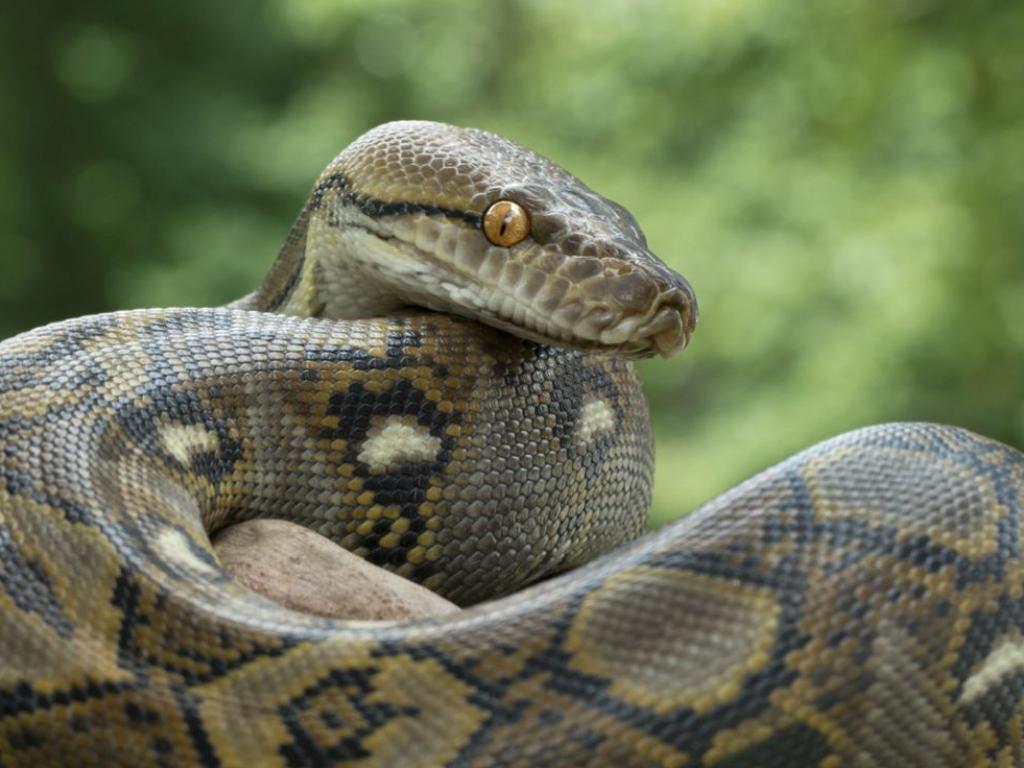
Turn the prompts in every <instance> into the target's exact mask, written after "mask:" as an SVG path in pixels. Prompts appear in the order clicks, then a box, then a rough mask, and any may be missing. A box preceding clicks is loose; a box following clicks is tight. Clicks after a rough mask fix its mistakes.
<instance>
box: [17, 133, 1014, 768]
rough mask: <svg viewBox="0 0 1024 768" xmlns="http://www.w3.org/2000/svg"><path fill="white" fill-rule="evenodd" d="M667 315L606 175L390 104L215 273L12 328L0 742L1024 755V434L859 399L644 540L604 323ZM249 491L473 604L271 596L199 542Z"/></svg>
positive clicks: (299, 751) (250, 748) (186, 756)
mask: <svg viewBox="0 0 1024 768" xmlns="http://www.w3.org/2000/svg"><path fill="white" fill-rule="evenodd" d="M416 307H419V309H417V308H416ZM695 321H696V303H695V300H694V297H693V292H692V290H691V289H690V287H689V285H688V284H687V283H686V282H685V281H684V280H683V279H682V278H680V277H678V276H677V275H675V274H674V273H672V272H671V271H670V270H669V269H668V268H667V267H665V266H664V265H663V264H662V263H661V262H660V261H658V260H657V259H656V258H655V257H654V256H653V254H651V253H650V252H649V250H648V249H647V245H646V242H645V240H644V236H643V234H642V232H641V230H640V228H639V226H638V225H637V223H636V221H635V220H634V219H633V217H632V216H631V215H630V214H629V213H628V212H626V211H625V210H624V209H623V208H621V207H620V206H618V205H616V204H614V203H612V202H610V201H608V200H606V199H605V198H603V197H601V196H599V195H597V194H596V193H594V192H593V191H591V190H590V189H589V188H587V187H586V186H585V185H584V184H583V183H582V182H580V181H579V180H578V179H576V178H575V177H573V176H571V175H570V174H568V173H567V172H565V171H564V170H562V169H561V168H559V167H558V166H556V165H554V164H552V163H550V162H549V161H547V160H545V159H543V158H541V157H539V156H538V155H536V154H534V153H532V152H530V151H528V150H526V149H524V148H522V147H519V146H517V145H515V144H512V143H511V142H508V141H506V140H504V139H501V138H499V137H497V136H494V135H492V134H489V133H486V132H483V131H473V130H466V129H458V128H453V127H451V126H445V125H440V124H434V123H420V122H405V123H392V124H387V125H384V126H381V127H379V128H377V129H374V130H373V131H370V132H369V133H367V134H365V135H364V136H362V137H361V138H359V139H358V140H357V141H356V142H354V143H353V144H352V145H350V146H349V147H348V148H347V149H346V150H345V151H344V152H342V154H341V155H339V157H338V158H337V159H336V160H335V161H334V162H332V163H331V165H330V166H329V167H328V168H327V169H326V170H325V172H324V174H323V175H322V176H321V178H320V179H319V180H318V182H317V184H316V186H315V187H314V190H313V194H312V195H311V196H310V198H309V201H308V202H307V204H306V206H305V207H304V209H303V211H302V213H301V214H300V216H299V218H298V220H297V222H296V224H295V226H294V227H293V229H292V231H291V233H290V235H289V237H288V239H287V240H286V242H285V245H284V247H283V249H282V251H281V254H280V256H279V258H278V260H277V262H276V263H275V265H274V267H273V268H272V269H271V271H270V273H269V275H268V277H267V279H266V281H265V282H264V283H263V285H262V286H260V287H259V288H258V289H257V290H256V291H255V292H254V293H253V294H251V295H250V296H248V297H246V298H244V299H242V300H240V301H238V302H236V303H235V304H234V305H231V306H229V307H226V308H220V309H167V310H139V311H131V312H121V313H114V314H107V315H98V316H93V317H86V318H80V319H76V320H71V321H66V322H63V323H58V324H55V325H51V326H48V327H45V328H42V329H39V330H36V331H33V332H30V333H26V334H23V335H21V336H18V337H15V338H13V339H10V340H7V341H5V342H3V344H2V345H0V766H2V767H3V768H9V767H10V766H30V765H31V766H38V765H67V764H70V763H74V764H77V765H97V766H108V765H126V766H128V765H130V766H148V765H153V766H171V765H201V766H254V765H294V766H301V765H357V766H388V765H395V766H443V765H451V766H581V765H598V766H677V767H678V766H719V767H720V768H744V767H746V768H754V767H755V766H818V767H819V768H837V767H838V766H847V765H849V766H857V767H863V768H872V767H875V766H887V767H896V766H961V765H962V766H982V765H988V766H1019V765H1021V764H1022V763H1024V752H1022V749H1024V748H1022V743H1024V569H1022V562H1021V558H1022V554H1021V544H1022V535H1024V534H1022V530H1021V505H1022V494H1024V457H1022V456H1021V454H1019V453H1018V452H1016V451H1014V450H1013V449H1010V448H1008V447H1006V446H1003V445H1000V444H998V443H995V442H993V441H990V440H987V439H985V438H982V437H979V436H976V435H973V434H971V433H968V432H966V431H963V430H960V429H956V428H953V427H943V426H936V425H927V424H891V425H885V426H880V427H872V428H868V429H864V430H860V431H858V432H854V433H850V434H847V435H843V436H840V437H838V438H835V439H833V440H830V441H828V442H825V443H822V444H820V445H817V446H815V447H813V448H811V449H809V450H807V451H805V452H803V453H801V454H799V455H797V456H794V457H792V458H790V459H789V460H787V461H785V462H783V463H782V464H779V465H778V466H776V467H774V468H772V469H769V470H767V471H766V472H764V473H762V474H760V475H758V476H757V477H755V478H753V479H751V480H749V481H747V482H746V483H744V484H742V485H741V486H738V487H737V488H735V489H734V490H732V491H730V492H728V493H726V494H725V495H723V496H721V497H719V498H717V499H715V500H713V501H711V502H710V503H708V504H707V505H705V506H704V507H702V508H701V509H699V510H697V511H696V512H693V513H691V514H690V515H688V516H686V517H685V518H683V519H682V520H680V521H679V522H677V523H675V524H673V525H671V526H669V527H667V528H665V529H663V530H661V531H658V532H656V533H653V534H648V535H646V536H642V537H640V538H637V537H638V536H640V534H641V532H642V530H643V527H644V517H645V512H646V506H647V503H648V500H649V496H650V485H651V477H652V468H653V453H652V445H651V438H650V432H649V426H648V415H647V410H646V405H645V404H644V400H643V396H642V392H641V389H640V387H639V384H638V383H637V380H636V377H635V375H634V374H633V371H632V368H631V363H630V359H631V358H635V357H641V356H645V355H651V354H661V355H665V356H667V355H670V354H672V353H674V352H676V351H678V350H679V349H680V348H682V347H683V346H685V344H686V343H687V341H688V340H689V337H690V334H691V333H692V331H693V328H694V324H695ZM254 517H281V518H286V519H290V520H294V521H297V522H300V523H303V524H305V525H308V526H310V527H312V528H313V529H315V530H317V531H319V532H320V533H322V534H324V535H326V536H328V537H330V538H332V539H333V540H335V541H336V542H338V543H340V544H342V545H343V546H345V547H347V548H350V549H353V550H355V551H357V552H359V553H360V554H362V555H363V556H365V557H367V558H369V559H370V560H371V561H373V562H376V563H378V564H380V565H381V566H383V567H386V568H389V569H392V570H394V571H396V572H398V573H400V574H403V575H405V576H408V577H409V578H412V579H414V580H417V581H420V582H421V583H424V584H426V585H428V586H430V587H432V588H433V589H435V590H437V591H438V592H440V593H442V594H444V595H447V596H449V597H451V598H452V599H454V600H457V601H458V602H460V603H463V604H466V605H473V607H470V608H468V609H467V610H466V611H465V612H463V613H461V614H459V615H457V616H455V617H446V618H443V619H431V620H424V621H419V622H415V623H411V624H361V623H356V622H343V621H335V620H329V619H324V618H318V617H314V616H309V615H305V614H299V613H295V612H292V611H289V610H287V609H285V608H283V607H280V606H277V605H275V604H273V603H271V602H270V601H268V600H266V599H265V598H262V597H260V596H258V595H256V594H254V593H252V592H250V591H248V590H246V589H245V588H244V587H242V586H240V585H239V584H237V583H236V582H235V581H234V580H233V579H232V578H231V577H230V576H228V575H227V574H226V573H225V572H224V571H223V570H222V569H221V568H220V565H219V563H218V561H217V559H216V555H215V554H214V552H213V550H212V548H211V546H210V542H209V538H208V534H209V533H210V532H212V531H215V530H217V529H219V528H222V527H224V526H226V525H230V524H232V523H234V522H238V521H240V520H245V519H248V518H254ZM565 571H567V572H566V573H563V572H565ZM558 574H561V575H558ZM536 582H541V583H536ZM529 585H532V586H529ZM512 593H514V594H512ZM502 595H505V597H501V596H502ZM494 598H500V599H494Z"/></svg>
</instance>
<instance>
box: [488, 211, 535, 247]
mask: <svg viewBox="0 0 1024 768" xmlns="http://www.w3.org/2000/svg"><path fill="white" fill-rule="evenodd" d="M484 234H485V235H487V239H488V240H490V241H491V242H492V243H494V244H495V245H500V246H502V247H503V248H509V247H511V246H513V245H515V244H516V243H519V242H522V241H523V240H524V239H525V238H526V236H527V235H528V234H530V217H529V216H527V215H526V211H525V210H524V209H523V206H521V205H519V203H513V202H512V201H511V200H499V201H498V202H496V203H493V204H492V205H491V207H490V208H488V209H487V210H486V211H485V212H484Z"/></svg>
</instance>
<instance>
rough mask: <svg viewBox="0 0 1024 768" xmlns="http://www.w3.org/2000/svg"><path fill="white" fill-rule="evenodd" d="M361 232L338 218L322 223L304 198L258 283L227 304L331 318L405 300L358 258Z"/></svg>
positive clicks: (368, 313) (374, 311)
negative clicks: (274, 256)
mask: <svg viewBox="0 0 1024 768" xmlns="http://www.w3.org/2000/svg"><path fill="white" fill-rule="evenodd" d="M365 237H366V234H365V233H364V232H361V231H358V230H353V229H351V228H348V227H346V226H344V224H341V225H339V224H338V223H331V224H328V223H327V222H326V221H324V220H323V219H322V218H321V217H319V216H317V215H316V213H315V212H313V211H311V206H310V205H309V204H307V205H306V207H304V208H303V210H302V213H300V214H299V217H298V218H297V219H296V220H295V223H294V224H293V225H292V228H291V230H290V231H289V233H288V237H287V238H286V239H285V241H284V244H283V245H282V246H281V250H280V252H279V253H278V256H277V260H276V261H275V262H274V264H273V266H272V267H271V268H270V271H269V272H268V273H267V276H266V278H264V280H263V283H262V284H261V285H260V287H259V288H257V289H256V290H255V291H254V292H252V293H250V294H248V295H246V296H244V297H243V298H241V299H239V300H238V301H235V302H233V303H232V304H231V306H232V307H234V308H236V309H250V310H257V311H260V312H275V313H278V314H283V315H296V316H299V317H329V318H333V319H337V320H341V319H357V318H366V317H373V316H379V315H382V314H385V313H388V312H392V311H394V310H396V309H398V308H400V307H404V306H407V302H405V301H403V300H402V299H401V298H399V297H398V296H396V295H395V294H394V293H393V292H392V291H390V290H388V289H387V288H385V287H382V286H381V284H380V283H379V282H378V281H376V280H374V279H373V278H374V275H373V274H372V269H369V268H367V266H366V264H365V262H364V260H362V259H360V253H361V248H362V247H364V244H363V243H361V242H360V239H361V238H362V239H365ZM328 256H329V258H328Z"/></svg>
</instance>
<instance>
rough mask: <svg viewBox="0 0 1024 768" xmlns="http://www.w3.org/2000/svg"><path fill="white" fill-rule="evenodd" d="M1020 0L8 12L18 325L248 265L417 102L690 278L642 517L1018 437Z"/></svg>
mask: <svg viewBox="0 0 1024 768" xmlns="http://www.w3.org/2000/svg"><path fill="white" fill-rule="evenodd" d="M1022 40H1024V4H1021V3H1015V2H994V1H980V2H973V3H955V2H952V0H950V1H949V2H940V1H939V0H843V2H839V0H835V1H830V2H823V3H806V2H802V1H801V0H770V1H769V0H715V2H696V1H693V2H677V0H661V1H660V2H658V1H655V0H629V1H628V2H627V0H590V1H589V2H552V1H550V0H504V2H501V3H486V2H478V3H472V2H456V1H455V0H434V2H431V3H420V2H415V1H414V0H301V1H300V0H262V1H259V0H254V1H253V2H249V3H238V2H226V3H209V2H200V1H199V0H183V1H182V2H178V3H165V4H152V3H137V2H128V0H108V1H107V2H104V3H95V2H92V3H90V2H78V3H71V2H63V3H61V2H51V3H40V4H32V3H20V4H8V5H7V6H6V7H5V8H4V10H2V11H0V109H2V114H3V119H2V120H0V308H2V311H0V335H3V336H6V335H10V334H13V333H15V332H18V331H21V330H24V329H27V328H30V327H32V326H35V325H38V324H41V323H44V322H47V321H51V320H55V319H58V318H63V317H69V316H73V315H78V314H82V313H87V312H98V311H102V310H107V309H111V308H122V307H140V306H168V305H197V304H217V303H221V302H224V301H226V300H228V299H230V298H233V297H237V296H239V295H240V294H242V293H243V292H245V291H247V290H248V289H249V288H251V287H253V286H255V285H256V283H257V281H258V280H259V279H260V277H261V276H262V274H263V272H264V270H265V269H266V268H267V266H268V264H269V263H270V261H271V260H272V258H273V255H274V251H275V249H276V247H277V245H278V244H279V242H280V241H281V240H282V239H283V237H284V234H285V232H286V230H287V228H288V226H289V224H290V222H291V219H292V218H293V216H294V215H295V213H296V212H297V211H298V209H299V207H300V205H301V203H302V201H303V199H304V197H305V194H306V192H307V190H308V187H309V186H310V184H311V183H312V180H313V179H314V178H315V176H316V175H317V173H318V171H319V170H320V169H321V167H322V166H323V165H324V164H325V163H326V161H327V160H328V159H330V157H332V156H333V155H334V154H335V153H336V152H337V151H338V150H339V149H340V148H341V147H343V146H344V145H345V144H346V143H347V142H348V141H350V140H351V139H352V138H354V137H355V136H356V135H357V134H359V133H360V132H362V131H363V130H365V129H367V128H369V127H371V126H373V125H375V124H377V123H379V122H382V121H385V120H390V119H396V118H409V117H417V118H426V119H436V120H444V121H447V122H454V123H459V124H463V125H475V126H478V127H483V128H488V129H491V130H494V131H497V132H499V133H502V134H504V135H506V136H508V137H510V138H513V139H515V140H518V141H520V142H522V143H525V144H527V145H529V146H531V147H534V148H535V149H537V150H539V151H541V152H542V153H544V154H547V155H549V156H550V157H552V158H553V159H555V160H557V161H558V162H560V163H561V164H563V165H565V166H567V167H568V168H570V169H571V170H573V171H574V172H575V173H577V175H579V176H581V177H582V178H583V179H584V180H586V181H587V182H588V183H590V184H591V185H592V186H594V187H595V188H597V189H598V190H600V191H602V192H603V193H605V194H607V195H608V196H610V197H612V198H613V199H617V200H619V201H620V202H622V203H623V204H625V205H626V206H627V207H628V208H630V209H631V210H632V211H633V212H634V213H635V214H636V216H637V217H638V219H639V220H640V222H641V223H642V224H643V225H644V227H645V229H646V230H647V233H648V235H649V240H650V242H651V244H652V246H653V248H654V250H655V251H656V252H657V253H659V254H660V255H661V256H662V257H663V258H664V259H665V260H666V261H667V262H668V263H669V264H671V265H672V266H673V267H675V268H676V269H677V270H679V271H680V272H682V273H683V274H684V275H686V276H687V277H688V278H689V279H690V280H691V282H692V283H693V285H694V286H695V288H696V289H697V293H698V296H699V297H700V301H701V310H702V313H701V325H700V328H699V331H698V333H697V335H696V337H695V340H694V344H693V345H692V347H691V349H690V350H689V351H687V352H686V353H685V354H684V355H682V356H681V357H679V358H678V359H674V360H672V361H669V362H664V361H654V362H650V363H645V364H644V365H643V366H642V373H643V376H644V378H645V380H646V382H647V385H648V390H649V393H650V398H651V402H652V405H653V409H654V422H655V425H656V430H657V436H658V457H659V458H658V462H659V474H658V483H657V491H656V505H655V510H654V516H655V521H656V522H661V521H664V520H666V519H669V518H670V517H672V516H675V515H678V514H681V513H683V512H684V511H686V510H688V509H691V508H692V507H693V506H694V505H695V504H697V503H698V502H700V501H702V500H703V499H705V498H707V497H709V496H711V495H712V494H714V493H716V492H718V491H720V490H722V489H724V488H727V487H728V486H730V485H732V484H734V483H736V482H737V481H739V480H741V479H742V478H743V477H745V476H746V475H748V474H750V473H752V472H754V471H756V470H758V469H760V468H762V467H764V466H766V465H768V464H770V463H772V462H774V461H776V460H778V459H781V458H782V457H784V456H786V455H787V454H789V453H791V452H793V451H795V450H797V449H799V448H801V447H804V446H807V445H809V444H811V443H813V442H815V441H817V440H819V439H822V438H825V437H827V436H830V435H833V434H835V433H838V432H840V431H843V430H846V429H850V428H853V427H857V426H861V425H865V424H869V423H872V422H878V421H884V420H891V419H929V420H937V421H944V422H952V423H957V424H962V425H965V426H968V427H970V428H973V429H975V430H977V431H980V432H983V433H986V434H989V435H992V436H994V437H997V438H1000V439H1002V440H1005V441H1008V442H1010V443H1014V444H1016V445H1018V446H1024V387H1022V386H1021V381H1022V374H1024V254H1022V252H1021V251H1022V243H1024V194H1022V193H1024V120H1022V118H1024V87H1022V84H1024V46H1022V45H1021V41H1022Z"/></svg>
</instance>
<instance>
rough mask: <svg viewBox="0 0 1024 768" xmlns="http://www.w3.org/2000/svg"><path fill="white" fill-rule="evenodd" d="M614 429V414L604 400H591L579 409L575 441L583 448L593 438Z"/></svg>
mask: <svg viewBox="0 0 1024 768" xmlns="http://www.w3.org/2000/svg"><path fill="white" fill-rule="evenodd" d="M614 428H615V413H614V412H613V411H612V407H611V406H610V405H608V402H607V401H606V400H601V399H598V400H591V401H589V402H587V403H584V405H583V408H581V409H580V417H579V420H578V421H577V422H576V441H577V442H578V443H579V444H580V445H583V446H587V445H590V444H591V443H592V442H593V441H594V438H596V437H598V436H599V435H601V434H603V433H605V432H610V431H611V430H612V429H614Z"/></svg>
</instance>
